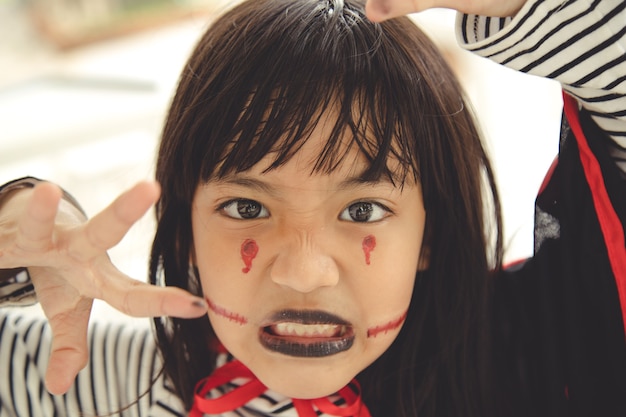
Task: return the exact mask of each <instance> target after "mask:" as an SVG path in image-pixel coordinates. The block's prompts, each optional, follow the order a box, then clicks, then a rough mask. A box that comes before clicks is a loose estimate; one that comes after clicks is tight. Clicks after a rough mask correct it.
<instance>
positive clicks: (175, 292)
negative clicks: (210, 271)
mask: <svg viewBox="0 0 626 417" xmlns="http://www.w3.org/2000/svg"><path fill="white" fill-rule="evenodd" d="M102 294H103V300H104V301H106V302H107V303H109V304H110V305H111V306H113V307H114V308H116V309H117V310H119V311H121V312H123V313H125V314H128V315H130V316H134V317H161V316H171V317H179V318H196V317H200V316H202V315H204V314H206V312H207V306H206V303H205V302H204V300H203V299H202V298H200V297H196V296H194V295H192V294H190V293H188V292H187V291H184V290H182V289H180V288H176V287H158V286H155V285H150V284H146V283H144V282H140V281H137V280H134V279H131V278H124V279H120V278H116V279H113V280H110V281H109V282H108V283H107V288H106V289H104V290H103V291H102Z"/></svg>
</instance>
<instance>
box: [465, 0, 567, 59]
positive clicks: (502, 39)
mask: <svg viewBox="0 0 626 417" xmlns="http://www.w3.org/2000/svg"><path fill="white" fill-rule="evenodd" d="M544 2H545V0H540V1H538V2H537V3H535V4H534V5H533V7H532V8H531V9H530V10H529V11H528V14H527V15H526V16H523V17H522V18H521V19H520V21H519V22H518V23H517V25H515V26H514V27H513V28H511V30H510V31H509V32H508V33H507V34H506V36H503V37H502V38H498V39H496V40H494V41H492V42H490V43H488V44H485V45H483V46H481V47H478V48H472V47H471V45H470V46H468V50H470V51H472V52H478V51H482V50H485V49H488V48H491V47H493V46H494V45H498V44H500V43H501V42H504V41H505V39H507V38H509V37H511V36H512V35H513V34H515V33H516V32H517V31H518V30H520V28H521V27H522V26H523V25H524V23H526V22H527V21H528V20H529V19H530V18H531V17H532V15H533V14H535V12H536V11H537V9H538V8H539V6H540V5H541V4H542V3H544ZM564 7H565V6H564ZM562 8H563V7H562ZM544 20H545V18H544ZM464 22H466V20H464ZM466 29H467V26H465V25H464V26H463V31H465V30H466ZM534 30H536V28H533V31H534ZM463 39H465V40H466V42H465V43H468V42H467V36H466V35H464V36H463Z"/></svg>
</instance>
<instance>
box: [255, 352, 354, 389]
mask: <svg viewBox="0 0 626 417" xmlns="http://www.w3.org/2000/svg"><path fill="white" fill-rule="evenodd" d="M305 361H306V360H305ZM308 361H311V362H313V363H309V364H306V363H302V362H303V361H296V362H300V363H290V362H291V361H289V360H285V361H283V363H282V364H281V365H279V366H280V367H281V368H283V369H280V368H277V367H276V366H271V367H269V369H255V368H258V367H255V366H254V365H252V366H250V370H252V372H254V374H255V375H256V376H257V378H259V380H260V381H261V382H262V383H263V384H264V385H265V386H266V387H268V388H269V389H271V390H272V391H274V392H277V393H279V394H282V395H285V396H287V397H290V398H301V399H312V398H320V397H326V396H328V395H331V394H334V393H336V392H337V391H339V390H340V389H342V388H343V387H345V386H346V385H348V384H349V383H350V381H352V379H354V377H355V376H356V373H357V372H351V371H349V370H347V369H341V368H339V367H335V366H328V365H326V364H321V363H320V362H319V361H317V360H310V359H309V360H308Z"/></svg>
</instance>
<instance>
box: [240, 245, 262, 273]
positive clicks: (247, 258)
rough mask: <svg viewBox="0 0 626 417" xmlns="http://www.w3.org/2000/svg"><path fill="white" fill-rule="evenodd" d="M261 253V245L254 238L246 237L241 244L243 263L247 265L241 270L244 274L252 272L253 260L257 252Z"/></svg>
mask: <svg viewBox="0 0 626 417" xmlns="http://www.w3.org/2000/svg"><path fill="white" fill-rule="evenodd" d="M257 253H259V245H257V244H256V242H255V241H254V240H253V239H246V240H244V242H243V243H242V244H241V259H242V260H243V264H244V265H245V267H244V268H243V269H242V270H241V272H243V273H244V274H247V273H248V272H250V268H252V260H253V259H254V258H255V257H256V254H257Z"/></svg>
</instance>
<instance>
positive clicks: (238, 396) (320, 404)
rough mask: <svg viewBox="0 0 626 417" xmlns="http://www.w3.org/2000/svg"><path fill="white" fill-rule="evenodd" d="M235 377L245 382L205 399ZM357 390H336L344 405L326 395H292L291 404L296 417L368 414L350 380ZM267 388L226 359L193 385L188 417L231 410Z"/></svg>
mask: <svg viewBox="0 0 626 417" xmlns="http://www.w3.org/2000/svg"><path fill="white" fill-rule="evenodd" d="M237 378H246V379H248V382H246V383H244V384H243V385H240V386H238V387H236V388H235V389H233V390H232V391H229V392H228V393H226V394H224V395H222V396H220V397H217V398H206V396H207V394H208V393H209V392H210V391H211V390H213V389H215V388H217V387H220V386H222V385H225V384H227V383H229V382H231V381H233V380H235V379H237ZM350 384H351V385H353V386H355V387H356V388H357V390H358V392H354V391H353V390H352V389H351V388H350V387H348V386H346V387H344V388H342V389H341V390H339V392H338V393H337V394H338V395H339V396H340V397H341V398H343V400H344V401H345V404H344V405H341V406H339V405H336V404H334V403H333V402H332V401H330V400H329V399H328V397H323V398H315V399H312V400H302V399H296V398H294V399H293V400H292V401H293V406H294V407H295V409H296V411H297V412H298V416H300V417H317V413H316V411H315V409H316V408H317V409H318V410H320V411H321V412H323V413H325V414H328V415H330V416H337V417H371V415H370V413H369V411H368V409H367V407H366V406H365V404H363V402H362V401H361V387H360V385H359V383H358V382H357V381H356V380H352V382H351V383H350ZM265 391H267V387H266V386H265V385H263V384H262V383H261V381H259V380H258V379H257V377H256V376H255V375H254V374H253V373H252V371H250V370H249V369H248V368H246V366H245V365H244V364H242V363H241V362H239V361H238V360H234V361H231V362H228V363H227V364H225V365H224V366H221V367H219V368H218V369H216V370H215V372H213V374H211V375H210V376H208V377H207V378H203V379H201V380H200V382H198V384H196V389H195V394H194V403H193V407H192V408H191V411H190V412H189V417H202V416H203V415H205V414H221V413H225V412H227V411H233V410H236V409H238V408H239V407H241V406H243V405H244V404H246V403H248V402H249V401H251V400H253V399H255V398H257V397H258V396H259V395H261V394H263V393H264V392H265Z"/></svg>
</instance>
